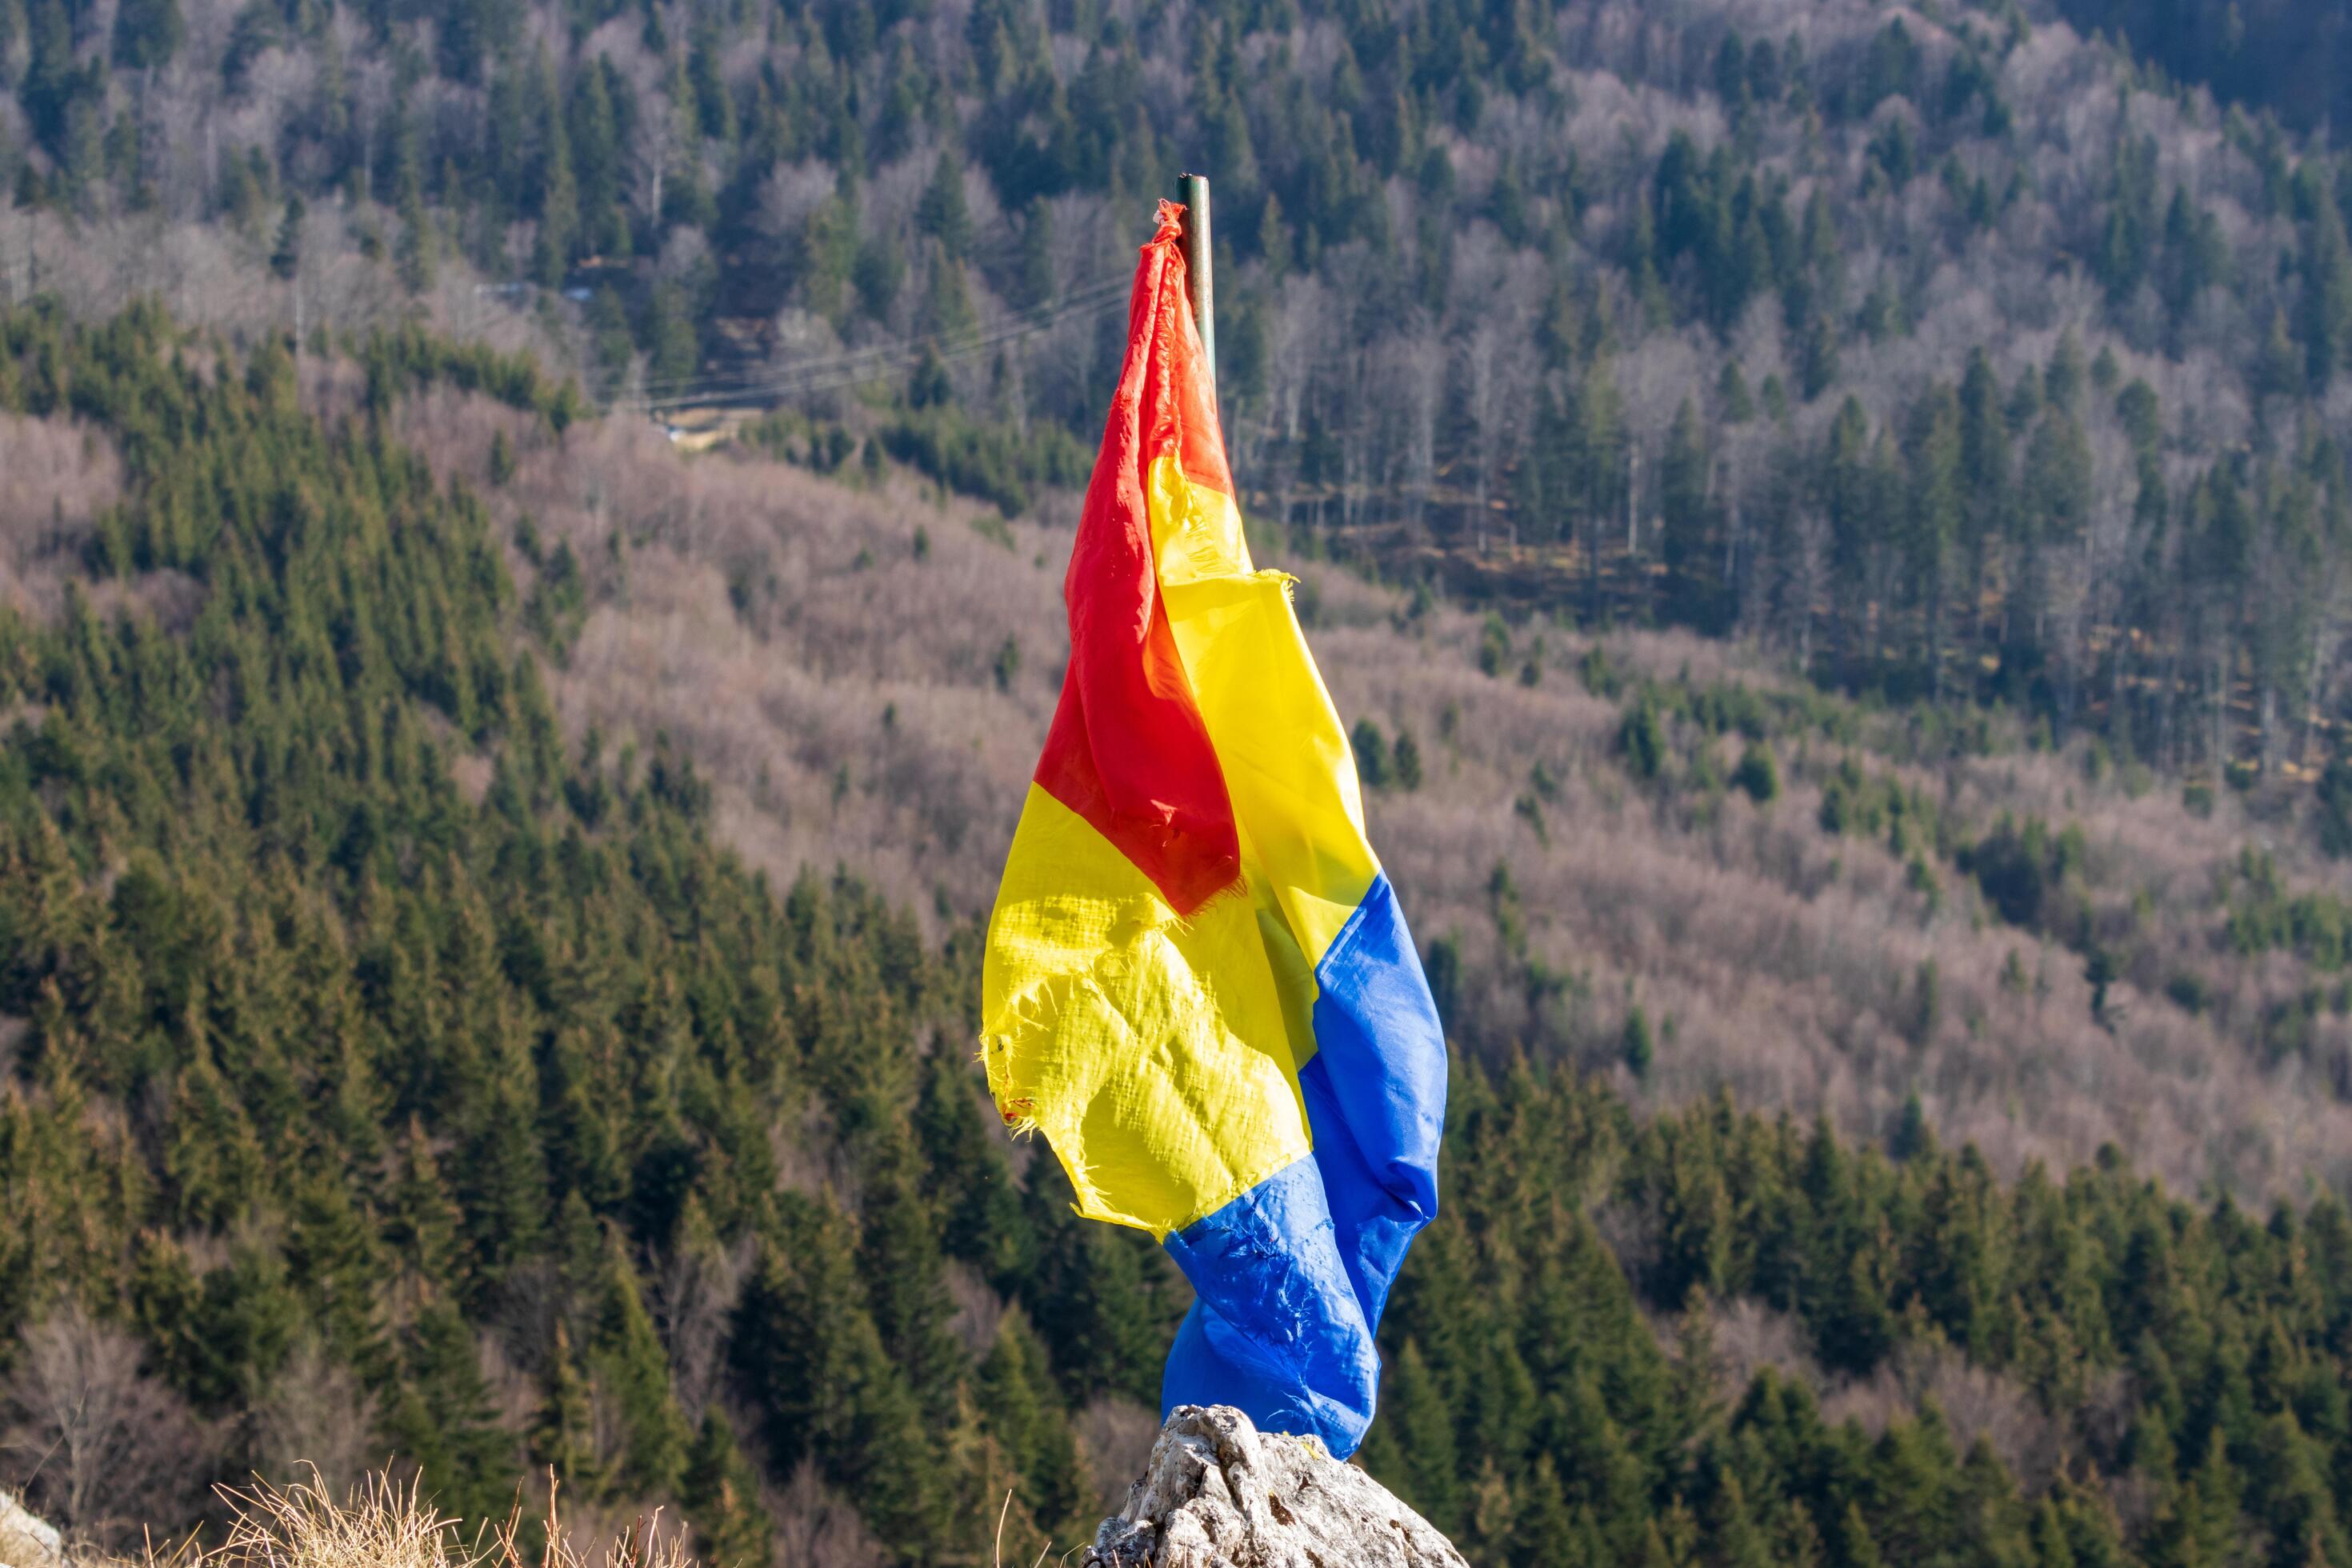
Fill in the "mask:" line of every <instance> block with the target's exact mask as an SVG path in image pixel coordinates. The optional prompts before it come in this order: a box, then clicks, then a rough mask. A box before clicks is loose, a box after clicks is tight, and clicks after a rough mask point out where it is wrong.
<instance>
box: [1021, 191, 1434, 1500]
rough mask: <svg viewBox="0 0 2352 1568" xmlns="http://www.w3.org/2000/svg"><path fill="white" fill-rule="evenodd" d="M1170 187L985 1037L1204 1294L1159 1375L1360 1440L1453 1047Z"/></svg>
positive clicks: (1301, 1425)
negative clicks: (1241, 459) (1261, 492)
mask: <svg viewBox="0 0 2352 1568" xmlns="http://www.w3.org/2000/svg"><path fill="white" fill-rule="evenodd" d="M1181 215H1182V209H1181V208H1180V207H1178V206H1176V205H1174V204H1172V203H1165V202H1163V203H1162V204H1160V230H1159V233H1158V234H1157V235H1155V236H1154V237H1152V240H1151V242H1150V244H1149V245H1146V246H1145V247H1143V253H1142V258H1141V260H1140V261H1139V264H1138V266H1137V268H1136V275H1135V290H1134V295H1133V298H1132V300H1131V301H1130V303H1129V310H1128V337H1127V357H1126V360H1125V363H1124V364H1123V366H1122V368H1121V370H1120V373H1119V380H1118V391H1117V392H1116V394H1115V395H1113V397H1112V400H1111V407H1110V419H1109V422H1108V427H1107V428H1106V429H1105V431H1104V433H1103V442H1102V450H1101V453H1100V455H1099V456H1098V457H1097V458H1096V461H1095V469H1094V477H1093V479H1092V481H1091V482H1090V483H1089V484H1088V486H1087V497H1086V504H1085V508H1084V510H1083V511H1082V513H1081V515H1080V519H1079V522H1078V531H1077V539H1076V543H1075V544H1074V546H1073V547H1072V550H1071V553H1070V565H1069V571H1068V574H1067V575H1066V577H1065V579H1064V582H1063V599H1064V601H1065V604H1066V608H1067V611H1068V615H1069V628H1070V662H1069V666H1068V668H1067V670H1066V673H1065V675H1064V677H1063V682H1062V695H1061V703H1060V706H1059V707H1058V708H1057V709H1056V710H1055V714H1054V721H1053V725H1052V728H1051V730H1050V731H1048V732H1047V735H1046V738H1045V754H1044V755H1043V756H1042V757H1041V758H1039V760H1038V763H1037V771H1036V773H1035V775H1034V778H1033V780H1032V782H1031V784H1030V786H1029V794H1028V798H1027V801H1026V802H1025V804H1024V806H1023V808H1022V814H1021V823H1020V826H1019V828H1018V830H1017V831H1016V832H1015V834H1014V836H1013V848H1012V852H1011V854H1010V856H1009V858H1008V859H1007V861H1006V865H1005V868H1004V880H1003V886H1002V888H1001V889H999V891H998V893H997V900H996V911H995V914H994V916H993V917H992V920H991V921H990V923H989V932H988V952H987V961H986V967H985V973H984V979H983V983H982V993H983V994H982V1041H981V1045H982V1058H983V1060H984V1061H985V1062H986V1064H987V1068H988V1085H989V1089H990V1092H991V1093H992V1094H993V1095H994V1096H995V1099H996V1103H997V1109H998V1110H999V1111H1000V1112H1001V1113H1002V1114H1003V1117H1004V1119H1005V1121H1006V1122H1007V1123H1008V1124H1011V1125H1013V1126H1015V1127H1017V1128H1021V1129H1024V1130H1028V1129H1034V1130H1036V1131H1042V1132H1044V1133H1045V1137H1046V1140H1047V1142H1050V1143H1051V1144H1052V1145H1053V1148H1054V1152H1055V1154H1056V1155H1058V1156H1059V1157H1060V1159H1061V1162H1062V1164H1063V1167H1064V1169H1065V1170H1066V1171H1067V1172H1068V1173H1069V1177H1070V1184H1071V1185H1072V1187H1073V1188H1075V1189H1076V1194H1077V1207H1078V1211H1079V1212H1080V1213H1081V1214H1084V1215H1088V1216H1090V1217H1092V1218H1096V1219H1102V1220H1108V1221H1112V1222H1114V1223H1117V1224H1120V1225H1129V1226H1137V1227H1139V1228H1140V1229H1144V1230H1148V1231H1150V1232H1151V1233H1152V1235H1153V1236H1154V1237H1158V1238H1160V1240H1161V1241H1162V1243H1163V1244H1164V1245H1165V1246H1166V1247H1167V1248H1168V1250H1169V1252H1170V1253H1171V1255H1173V1257H1174V1258H1175V1259H1176V1261H1177V1263H1178V1264H1179V1265H1180V1266H1181V1268H1182V1269H1183V1271H1184V1273H1185V1275H1186V1276H1187V1278H1189V1279H1191V1281H1192V1287H1193V1290H1194V1292H1195V1296H1196V1300H1195V1301H1194V1303H1193V1305H1192V1310H1191V1311H1190V1312H1189V1313H1188V1314H1187V1315H1186V1317H1185V1320H1184V1323H1183V1327H1182V1328H1181V1330H1180V1331H1179V1332H1178V1334H1177V1338H1176V1344H1175V1348H1174V1349H1173V1350H1172V1351H1171V1352H1170V1355H1169V1360H1168V1370H1167V1373H1166V1376H1165V1380H1164V1383H1163V1386H1162V1391H1161V1394H1162V1403H1163V1404H1164V1405H1166V1406H1168V1407H1170V1408H1172V1407H1173V1406H1175V1405H1183V1404H1191V1405H1210V1404H1219V1405H1236V1406H1238V1407H1240V1408H1241V1409H1242V1410H1243V1411H1244V1413H1246V1414H1247V1415H1249V1416H1250V1417H1251V1419H1252V1420H1254V1421H1255V1422H1256V1423H1257V1424H1258V1426H1261V1427H1262V1428H1265V1429H1267V1430H1272V1431H1287V1432H1297V1433H1311V1434H1313V1435H1314V1436H1318V1437H1319V1438H1321V1439H1322V1440H1323V1442H1324V1443H1325V1444H1326V1445H1327V1446H1328V1447H1329V1448H1330V1449H1331V1450H1332V1452H1334V1453H1335V1454H1337V1455H1339V1456H1340V1457H1342V1458H1345V1457H1346V1456H1348V1455H1349V1454H1351V1453H1353V1452H1354V1451H1355V1448H1356V1446H1357V1445H1358V1444H1359V1443H1360V1441H1362V1438H1363V1435H1364V1429H1365V1427H1366V1426H1368V1425H1369V1424H1370V1420H1371V1417H1372V1408H1373V1401H1374V1396H1375V1393H1376V1390H1377V1387H1378V1383H1379V1376H1380V1361H1379V1356H1378V1353H1377V1352H1376V1351H1375V1349H1374V1347H1373V1342H1372V1334H1373V1330H1374V1329H1375V1328H1376V1327H1377V1325H1378V1324H1379V1322H1380V1316H1381V1307H1382V1305H1383V1304H1384V1303H1385V1301H1386V1300H1387V1299H1388V1291H1389V1287H1390V1285H1391V1283H1392V1282H1393V1281H1394V1280H1395V1279H1396V1273H1397V1268H1398V1267H1399V1266H1400V1265H1401V1264H1402V1262H1403V1260H1404V1254H1405V1248H1406V1247H1407V1246H1408V1245H1409V1244H1410V1243H1411V1241H1412V1237H1413V1235H1414V1233H1415V1232H1417V1231H1418V1230H1420V1228H1421V1227H1422V1226H1424V1225H1426V1224H1427V1223H1428V1222H1429V1220H1430V1218H1431V1216H1432V1215H1434V1214H1435V1212H1436V1209H1437V1142H1438V1134H1439V1131H1440V1128H1441V1126H1442V1124H1443V1122H1444V1112H1445V1047H1444V1037H1443V1035H1442V1033H1441V1032H1440V1029H1439V1025H1438V1019H1437V1010H1436V1007H1435V1006H1434V1005H1433V1003H1432V1001H1431V999H1430V994H1429V985H1428V982H1427V981H1426V980H1425V979H1424V978H1423V974H1422V968H1421V959H1420V956H1419V954H1418V953H1417V952H1415V951H1414V948H1413V944H1412V936H1411V934H1410V933H1409V932H1408V931H1406V930H1405V924H1404V917H1403V915H1402V912H1401V911H1400V910H1398V908H1397V902H1396V896H1395V894H1394V892H1393V891H1392V890H1391V888H1390V886H1389V881H1388V878H1387V877H1386V876H1385V875H1384V874H1382V872H1381V865H1380V861H1379V859H1378V858H1376V857H1374V855H1373V854H1372V850H1371V846H1370V844H1369V843H1368V842H1367V841H1366V839H1365V836H1364V814H1363V804H1362V800H1361V797H1360V794H1359V792H1358V789H1357V784H1356V769H1355V763H1354V759H1353V758H1352V756H1351V755H1350V753H1349V749H1348V741H1347V735H1346V732H1345V731H1343V730H1342V729H1341V727H1340V723H1339V714H1338V712H1337V710H1334V709H1333V707H1332V705H1331V699H1330V697H1329V695H1328V693H1327V692H1326V691H1325V690H1324V688H1323V680H1322V677H1321V676H1320V675H1318V673H1317V671H1316V668H1315V661H1314V658H1312V657H1311V656H1310V655H1309V654H1308V652H1307V643H1306V639H1305V638H1304V637H1302V636H1301V635H1300V632H1299V627H1298V621H1297V616H1295V615H1294V614H1293V613H1292V610H1291V605H1290V595H1289V579H1288V578H1286V577H1285V576H1284V575H1283V574H1280V573H1278V572H1260V571H1257V570H1256V569H1255V568H1254V567H1253V566H1252V564H1251V563H1250V556H1249V549H1248V545H1247V543H1246V542H1245V541H1244V538H1243V534H1242V525H1241V514H1240V512H1239V511H1238V510H1236V509H1235V506H1234V492H1233V480H1232V478H1231V475H1230V473H1229V471H1228V469H1227V468H1226V465H1225V453H1224V442H1223V437H1222V435H1221V434H1220V433H1219V430H1218V426H1217V418H1216V407H1215V403H1214V400H1213V388H1212V386H1211V385H1210V383H1209V379H1208V376H1207V374H1205V370H1204V367H1203V365H1202V352H1201V341H1200V336H1199V333H1198V332H1197V331H1196V330H1195V328H1194V326H1193V323H1192V318H1191V315H1190V313H1189V312H1188V310H1186V308H1185V289H1184V284H1185V278H1184V261H1183V256H1182V251H1181V240H1180V232H1181V231H1180V223H1181Z"/></svg>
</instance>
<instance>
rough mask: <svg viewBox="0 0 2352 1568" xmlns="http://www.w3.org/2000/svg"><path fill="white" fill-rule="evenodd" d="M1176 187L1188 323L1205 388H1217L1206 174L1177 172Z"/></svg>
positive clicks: (1211, 392)
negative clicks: (1197, 341) (1204, 371)
mask: <svg viewBox="0 0 2352 1568" xmlns="http://www.w3.org/2000/svg"><path fill="white" fill-rule="evenodd" d="M1176 188H1177V189H1178V190H1179V191H1180V192H1181V193H1182V195H1183V197H1184V291H1185V294H1186V296H1187V298H1188V300H1189V302H1190V303H1191V305H1192V325H1193V327H1194V329H1195V330H1196V331H1199V332H1200V334H1201V358H1202V363H1205V364H1206V365H1207V366H1208V367H1209V391H1210V395H1211V396H1212V397H1214V395H1215V393H1216V387H1217V302H1216V294H1215V291H1214V290H1213V288H1212V287H1211V281H1210V278H1209V268H1210V257H1209V176H1208V175H1206V174H1181V175H1179V176H1177V182H1176Z"/></svg>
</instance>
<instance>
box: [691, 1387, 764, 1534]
mask: <svg viewBox="0 0 2352 1568" xmlns="http://www.w3.org/2000/svg"><path fill="white" fill-rule="evenodd" d="M680 1496H681V1497H682V1499H683V1500H684V1501H685V1504H686V1509H687V1517H688V1519H689V1520H691V1521H693V1523H694V1527H695V1531H696V1536H697V1539H698V1542H699V1544H700V1551H701V1556H702V1560H703V1561H704V1562H706V1563H709V1564H711V1568H760V1565H761V1564H764V1563H768V1562H769V1561H770V1560H771V1558H772V1553H773V1552H774V1550H775V1526H774V1523H773V1521H771V1520H770V1518H769V1517H768V1512H767V1510H765V1509H764V1508H762V1507H761V1503H760V1478H759V1476H758V1475H757V1474H756V1473H754V1472H753V1470H752V1468H751V1463H750V1462H749V1461H748V1460H746V1459H745V1458H743V1453H742V1450H741V1449H740V1448H739V1447H736V1444H735V1429H734V1428H733V1427H732V1426H730V1425H729V1424H728V1421H727V1417H726V1415H724V1414H723V1413H722V1412H721V1411H720V1410H719V1408H718V1406H716V1405H713V1406H712V1407H711V1408H710V1409H709V1410H708V1411H705V1412H704V1413H703V1417H702V1429H701V1431H700V1432H699V1433H698V1435H697V1436H696V1437H695V1440H694V1447H693V1449H692V1450H691V1451H690V1452H689V1453H688V1456H687V1462H686V1474H685V1480H684V1485H683V1488H682V1489H681V1492H680Z"/></svg>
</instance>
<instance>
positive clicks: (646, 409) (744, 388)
mask: <svg viewBox="0 0 2352 1568" xmlns="http://www.w3.org/2000/svg"><path fill="white" fill-rule="evenodd" d="M1128 287H1129V279H1125V278H1107V279H1099V280H1097V281H1096V282H1094V283H1090V284H1087V285H1086V286H1084V287H1082V288H1079V289H1073V290H1072V291H1071V292H1069V293H1068V294H1066V295H1064V296H1062V297H1061V298H1060V299H1058V300H1048V301H1046V302H1045V303H1044V304H1041V305H1037V306H1034V307H1032V308H1031V309H1030V310H1025V311H1023V312H1020V313H1019V314H1016V315H1013V316H1009V317H1005V318H1003V319H1002V320H1000V321H994V322H992V323H990V324H988V325H986V326H983V327H981V328H977V329H975V330H973V331H971V332H967V333H960V334H953V335H950V334H947V333H940V332H932V333H927V334H925V335H923V336H920V337H915V338H908V339H902V340H898V341H895V342H884V343H876V344H870V345H868V346H867V347H865V348H862V349H855V350H851V351H849V352H847V353H840V354H835V355H830V356H827V357H825V358H822V359H816V360H805V361H803V362H801V363H798V364H793V365H790V366H784V367H781V368H779V367H773V366H760V367H754V368H751V369H747V370H740V371H732V372H721V373H718V374H711V375H703V376H691V377H678V378H675V379H673V380H671V381H667V382H657V383H654V384H649V385H646V386H642V387H640V388H638V389H637V390H636V391H635V393H634V394H633V395H630V396H627V397H624V398H616V399H614V401H613V403H612V406H613V407H614V409H616V410H626V411H630V412H637V413H655V412H659V411H662V410H666V409H683V408H689V407H694V406H698V405H712V404H728V403H742V402H751V401H768V400H776V401H781V400H782V399H783V398H786V397H792V396H806V395H809V394H812V393H815V392H824V391H831V390H834V389H835V388H838V387H843V386H852V385H856V384H858V383H860V382H870V381H878V380H881V379H882V378H884V377H886V376H888V375H891V374H896V373H897V372H898V370H900V369H902V368H904V367H905V366H907V365H910V364H912V363H915V362H916V361H917V360H919V359H920V358H921V356H922V354H923V353H924V351H925V350H929V351H930V352H932V353H936V354H937V355H938V356H939V358H940V359H941V360H942V361H954V360H962V359H969V358H970V357H971V356H972V355H974V354H978V353H987V352H988V351H990V350H991V349H994V348H999V347H1002V346H1003V344H1006V343H1009V342H1017V341H1018V340H1020V339H1022V338H1025V337H1029V336H1032V335H1034V334H1035V333H1038V332H1042V331H1045V330H1047V329H1048V328H1051V327H1055V326H1058V325H1060V324H1062V323H1063V322H1065V321H1076V320H1080V319H1084V318H1086V317H1087V316H1090V315H1097V314H1100V313H1102V312H1103V311H1104V310H1108V308H1109V307H1110V306H1112V305H1114V304H1117V303H1118V302H1119V301H1120V300H1123V299H1124V298H1125V297H1126V294H1127V290H1128Z"/></svg>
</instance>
